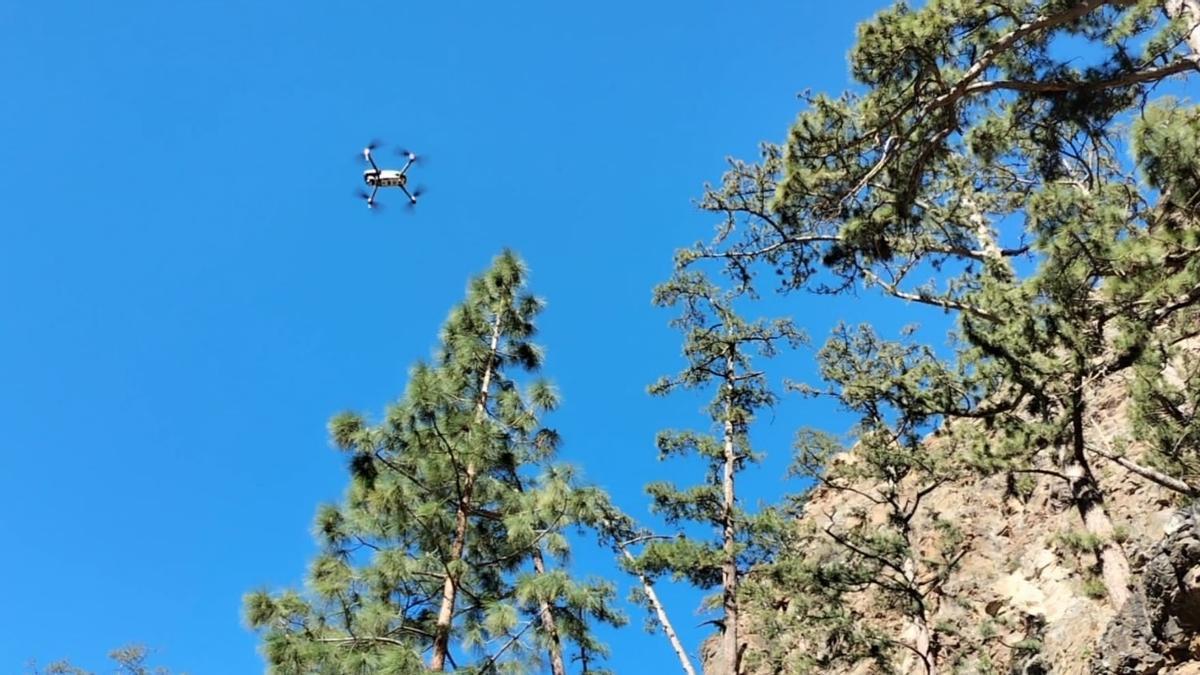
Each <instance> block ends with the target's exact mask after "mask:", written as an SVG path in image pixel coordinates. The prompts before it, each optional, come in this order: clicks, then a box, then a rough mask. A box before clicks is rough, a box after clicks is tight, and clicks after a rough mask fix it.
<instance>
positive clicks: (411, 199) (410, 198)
mask: <svg viewBox="0 0 1200 675" xmlns="http://www.w3.org/2000/svg"><path fill="white" fill-rule="evenodd" d="M410 163H411V162H410ZM404 168H405V169H407V168H408V167H407V166H406V167H404ZM399 188H400V189H401V190H404V195H405V196H406V197H408V203H409V204H416V203H417V198H416V197H414V196H413V194H412V193H411V192H409V191H408V188H407V187H405V186H404V185H400V186H399Z"/></svg>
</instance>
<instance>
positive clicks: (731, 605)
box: [721, 355, 738, 675]
mask: <svg viewBox="0 0 1200 675" xmlns="http://www.w3.org/2000/svg"><path fill="white" fill-rule="evenodd" d="M733 368H734V363H733V356H732V355H730V356H728V357H727V358H726V359H725V372H726V375H727V377H732V376H733ZM726 386H727V387H728V388H729V392H728V398H726V401H725V429H724V438H723V439H722V440H723V441H724V451H725V466H724V469H725V471H724V474H725V475H724V476H723V480H722V491H723V493H724V504H723V506H724V511H723V512H722V515H721V520H722V523H721V525H722V530H723V532H722V535H723V537H724V554H725V560H724V564H723V565H722V567H721V587H722V588H721V600H722V604H723V605H724V610H725V624H724V628H723V629H722V633H721V661H722V662H723V663H724V666H725V673H727V675H738V603H737V585H738V578H737V573H738V570H737V531H736V529H735V524H734V505H735V502H734V499H735V493H734V469H735V468H736V464H737V454H736V453H737V449H736V447H735V446H734V426H733V382H732V381H730V382H728V383H727V384H726Z"/></svg>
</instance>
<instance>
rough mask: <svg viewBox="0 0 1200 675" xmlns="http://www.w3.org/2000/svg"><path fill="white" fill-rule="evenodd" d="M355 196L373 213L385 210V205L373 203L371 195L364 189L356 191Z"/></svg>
mask: <svg viewBox="0 0 1200 675" xmlns="http://www.w3.org/2000/svg"><path fill="white" fill-rule="evenodd" d="M354 196H355V197H358V198H359V199H361V200H363V201H364V202H366V203H367V208H368V209H371V210H372V211H375V212H377V213H378V212H379V211H381V210H383V204H380V203H379V202H377V201H372V199H371V193H369V192H367V191H366V190H363V189H358V190H355V191H354Z"/></svg>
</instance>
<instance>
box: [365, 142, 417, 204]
mask: <svg viewBox="0 0 1200 675" xmlns="http://www.w3.org/2000/svg"><path fill="white" fill-rule="evenodd" d="M378 147H379V143H372V144H370V145H368V146H367V147H365V148H363V151H362V156H363V160H365V161H366V162H367V163H368V164H370V165H371V168H369V169H367V170H365V171H363V182H364V183H366V184H367V185H368V186H370V188H371V193H370V194H367V193H366V192H365V191H361V190H360V191H359V193H358V196H359V197H360V198H361V199H363V200H365V201H366V202H367V208H368V209H370V208H374V207H375V205H376V201H375V197H376V196H377V195H378V194H379V188H400V190H401V191H402V192H404V195H405V196H406V197H408V205H409V206H413V205H415V204H416V203H417V198H418V197H420V196H421V189H420V188H417V189H416V190H411V191H410V190H409V189H408V170H409V169H410V168H411V167H412V165H413V164H415V163H416V162H417V155H416V153H413V152H410V151H408V150H398V151H397V154H399V155H400V156H402V157H404V159H405V163H404V166H403V167H402V168H400V169H380V168H379V165H377V164H376V163H375V159H374V157H372V156H371V151H372V150H374V149H376V148H378Z"/></svg>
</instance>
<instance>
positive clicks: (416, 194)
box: [404, 185, 426, 211]
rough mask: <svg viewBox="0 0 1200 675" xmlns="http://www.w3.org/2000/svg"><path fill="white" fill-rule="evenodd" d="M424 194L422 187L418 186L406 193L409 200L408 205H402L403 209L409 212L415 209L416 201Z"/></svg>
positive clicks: (423, 187)
mask: <svg viewBox="0 0 1200 675" xmlns="http://www.w3.org/2000/svg"><path fill="white" fill-rule="evenodd" d="M425 192H426V190H425V186H424V185H418V186H417V187H415V188H413V189H412V191H410V192H409V193H408V195H409V200H408V203H407V204H405V205H404V208H406V209H408V210H409V211H412V210H413V209H415V208H417V200H418V199H420V198H421V195H423V194H425Z"/></svg>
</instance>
